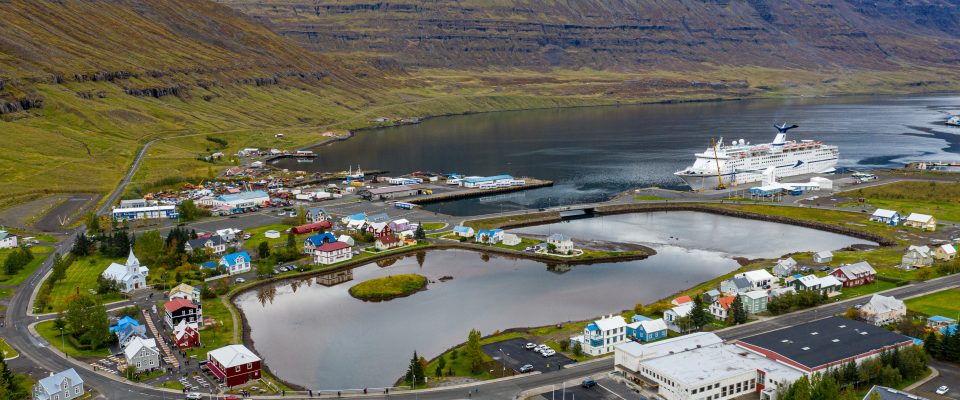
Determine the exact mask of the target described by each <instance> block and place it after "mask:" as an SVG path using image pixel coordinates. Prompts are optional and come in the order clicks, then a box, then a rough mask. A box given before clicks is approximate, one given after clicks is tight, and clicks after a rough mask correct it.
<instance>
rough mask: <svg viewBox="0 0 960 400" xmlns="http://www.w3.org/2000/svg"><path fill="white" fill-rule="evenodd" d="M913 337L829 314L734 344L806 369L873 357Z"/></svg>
mask: <svg viewBox="0 0 960 400" xmlns="http://www.w3.org/2000/svg"><path fill="white" fill-rule="evenodd" d="M912 344H913V339H911V338H909V337H906V336H904V335H901V334H899V333H894V332H891V331H888V330H886V329H884V328H881V327H878V326H874V325H870V324H867V323H864V322H860V321H854V320H850V319H846V318H841V317H829V318H824V319H821V320H817V321H813V322H808V323H805V324H800V325H796V326H791V327H787V328H783V329H779V330H776V331H772V332H767V333H762V334H759V335H756V336H751V337H748V338H745V339H741V340H739V341H738V342H737V346H739V347H741V348H744V349H746V350H749V351H751V352H754V353H756V354H759V355H762V356H764V357H766V358H768V359H770V360H773V361H777V362H780V363H783V364H787V365H790V366H792V367H795V368H797V369H800V370H801V371H804V372H806V373H810V374H812V373H815V372H822V371H825V370H827V369H828V368H833V367H838V366H842V365H843V364H845V363H847V362H850V361H855V362H860V361H862V360H865V359H868V358H872V357H876V356H878V355H879V354H880V353H882V352H884V351H887V350H893V349H896V348H901V347H905V346H910V345H912Z"/></svg>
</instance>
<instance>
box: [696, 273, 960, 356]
mask: <svg viewBox="0 0 960 400" xmlns="http://www.w3.org/2000/svg"><path fill="white" fill-rule="evenodd" d="M957 286H960V274H956V275H950V276H945V277H942V278H937V279H931V280H929V281H926V282H919V283H914V284H911V285H907V286H903V287H899V288H894V289H890V290H887V291H885V292H883V294H885V295H887V296H894V297H896V298H898V299H903V298H907V297H914V296H919V295H923V294H926V293H931V292H936V291H940V290H943V289H948V288H951V287H957ZM868 300H869V295H868V296H866V297H860V298H856V299H850V300H844V301H840V302H836V303H830V304H826V305H822V306H820V307H816V308H810V309H806V310H802V311H796V312H793V313H790V314H786V315H781V316H779V317H776V318H772V319H768V320H763V321H757V322H753V323H749V324H746V325H740V326H734V327H731V328H726V329H722V330H719V331H716V332H715V333H716V334H717V335H719V336H720V337H722V338H723V339H724V340H736V339H742V338H745V337H748V336H753V335H756V334H760V333H763V332H769V331H772V330H776V329H780V328H785V327H787V326H792V325H797V324H801V323H805V322H810V321H815V320H818V319H821V318H825V317H829V316H831V315H836V314H842V313H843V312H844V311H846V310H847V309H849V308H850V307H853V306H854V305H856V304H864V303H866V302H867V301H868Z"/></svg>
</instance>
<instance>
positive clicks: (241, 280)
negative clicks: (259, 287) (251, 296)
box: [234, 278, 247, 283]
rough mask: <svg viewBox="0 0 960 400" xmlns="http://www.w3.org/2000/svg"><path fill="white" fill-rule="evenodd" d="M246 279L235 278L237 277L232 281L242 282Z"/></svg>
mask: <svg viewBox="0 0 960 400" xmlns="http://www.w3.org/2000/svg"><path fill="white" fill-rule="evenodd" d="M246 281H247V280H246V279H243V278H237V279H235V280H234V282H236V283H244V282H246Z"/></svg>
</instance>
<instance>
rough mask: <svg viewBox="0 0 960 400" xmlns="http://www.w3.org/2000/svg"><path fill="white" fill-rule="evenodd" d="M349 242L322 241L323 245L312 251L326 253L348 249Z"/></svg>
mask: <svg viewBox="0 0 960 400" xmlns="http://www.w3.org/2000/svg"><path fill="white" fill-rule="evenodd" d="M349 248H350V244H349V243H344V242H333V243H324V244H323V246H319V247H317V248H316V249H314V251H319V252H324V253H328V252H331V251H337V250H343V249H349Z"/></svg>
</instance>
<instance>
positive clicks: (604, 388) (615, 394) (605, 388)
mask: <svg viewBox="0 0 960 400" xmlns="http://www.w3.org/2000/svg"><path fill="white" fill-rule="evenodd" d="M597 386H599V387H601V388H603V390H606V391H608V392H610V394H612V395H614V396H617V397H619V398H621V399H623V400H627V399H625V398H624V397H623V396H621V395H619V394H617V393H616V392H614V391H612V390H610V389H607V387H606V386H603V385H601V384H599V383H597Z"/></svg>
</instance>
